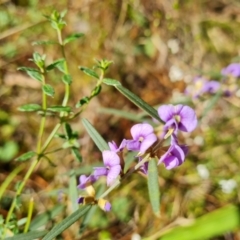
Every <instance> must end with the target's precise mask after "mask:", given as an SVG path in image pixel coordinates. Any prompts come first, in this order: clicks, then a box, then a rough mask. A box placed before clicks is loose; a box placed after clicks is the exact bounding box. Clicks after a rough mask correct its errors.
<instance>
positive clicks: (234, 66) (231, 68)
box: [221, 63, 240, 78]
mask: <svg viewBox="0 0 240 240" xmlns="http://www.w3.org/2000/svg"><path fill="white" fill-rule="evenodd" d="M221 73H222V75H225V76H227V75H232V76H234V77H236V78H237V77H240V64H239V63H231V64H230V65H228V66H227V67H226V68H223V69H222V71H221Z"/></svg>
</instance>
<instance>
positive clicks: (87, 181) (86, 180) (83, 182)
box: [77, 175, 97, 189]
mask: <svg viewBox="0 0 240 240" xmlns="http://www.w3.org/2000/svg"><path fill="white" fill-rule="evenodd" d="M96 181H97V177H96V176H94V175H90V176H88V177H87V176H86V175H81V176H80V177H79V182H80V184H79V185H78V186H77V187H78V188H80V189H84V188H86V187H87V186H88V185H91V184H93V183H94V182H96Z"/></svg>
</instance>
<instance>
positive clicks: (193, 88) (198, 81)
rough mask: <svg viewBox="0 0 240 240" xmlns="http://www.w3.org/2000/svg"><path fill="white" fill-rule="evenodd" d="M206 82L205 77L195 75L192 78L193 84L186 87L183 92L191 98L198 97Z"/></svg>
mask: <svg viewBox="0 0 240 240" xmlns="http://www.w3.org/2000/svg"><path fill="white" fill-rule="evenodd" d="M206 83H207V79H205V78H203V77H195V78H194V79H193V84H192V85H188V86H187V87H186V89H185V94H187V95H191V96H192V97H193V98H198V97H199V96H201V95H202V93H203V92H202V89H203V87H204V86H205V84H206Z"/></svg>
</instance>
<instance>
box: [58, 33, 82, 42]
mask: <svg viewBox="0 0 240 240" xmlns="http://www.w3.org/2000/svg"><path fill="white" fill-rule="evenodd" d="M83 36H84V34H83V33H73V34H71V35H69V36H67V37H66V38H65V39H64V41H63V44H64V45H65V44H67V43H69V42H72V41H74V40H76V39H79V38H81V37H83Z"/></svg>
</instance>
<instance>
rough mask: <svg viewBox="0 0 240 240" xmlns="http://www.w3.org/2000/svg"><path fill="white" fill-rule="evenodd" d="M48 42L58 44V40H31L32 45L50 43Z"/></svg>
mask: <svg viewBox="0 0 240 240" xmlns="http://www.w3.org/2000/svg"><path fill="white" fill-rule="evenodd" d="M50 44H58V42H55V41H34V42H32V45H33V46H35V45H50Z"/></svg>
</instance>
